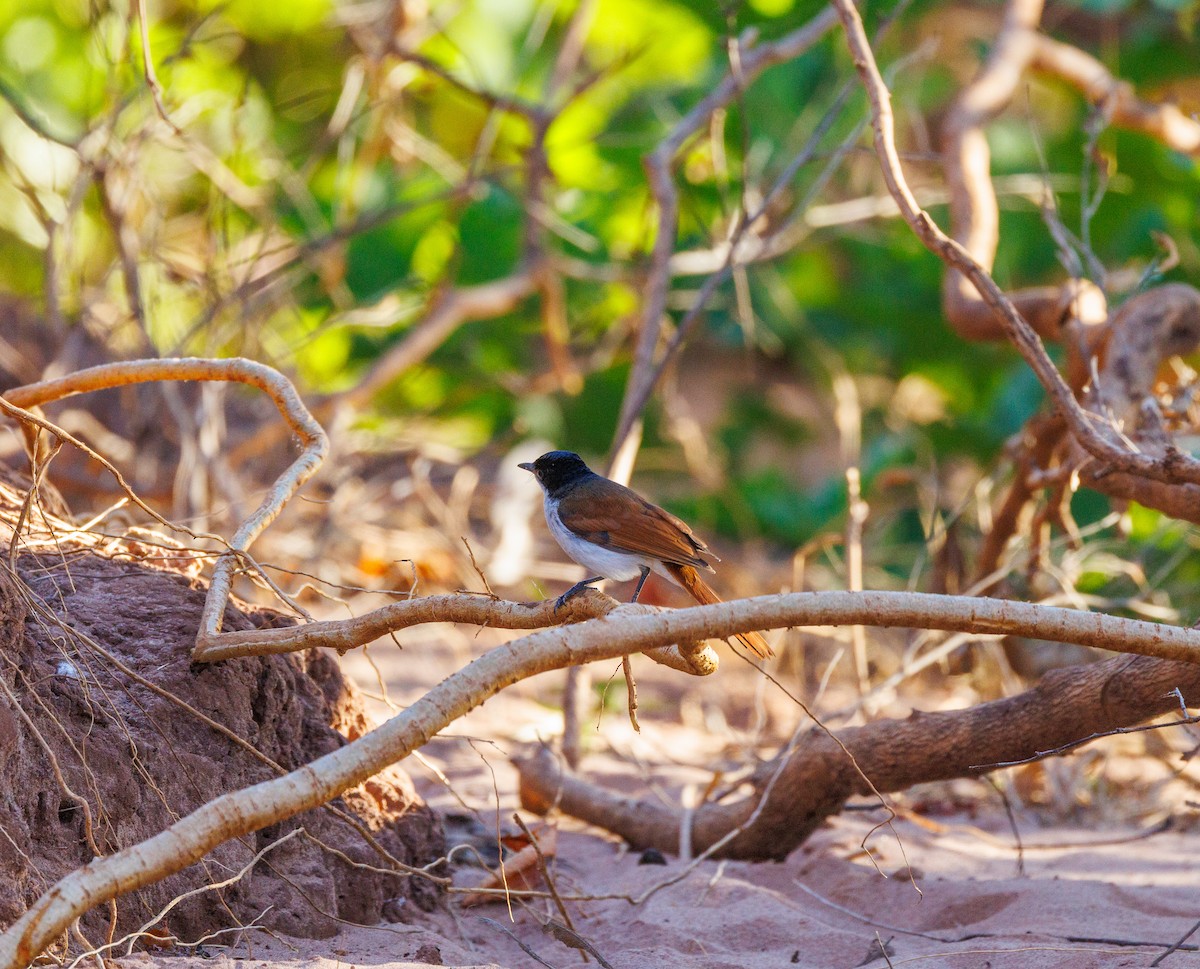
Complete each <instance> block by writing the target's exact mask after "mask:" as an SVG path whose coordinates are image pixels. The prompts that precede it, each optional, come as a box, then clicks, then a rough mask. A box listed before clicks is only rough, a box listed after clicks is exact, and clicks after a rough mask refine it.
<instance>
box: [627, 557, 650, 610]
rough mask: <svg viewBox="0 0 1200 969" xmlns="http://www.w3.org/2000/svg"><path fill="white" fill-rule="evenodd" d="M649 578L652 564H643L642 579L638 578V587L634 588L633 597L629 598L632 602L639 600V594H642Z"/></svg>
mask: <svg viewBox="0 0 1200 969" xmlns="http://www.w3.org/2000/svg"><path fill="white" fill-rule="evenodd" d="M648 578H650V566H648V565H643V566H642V577H641V578H640V579H638V584H637V588H636V589H634V590H633V598H632V599H630V600H629V601H630V602H637V601H638V596H640V595H641V594H642V586H644V585H645V584H646V580H647V579H648Z"/></svg>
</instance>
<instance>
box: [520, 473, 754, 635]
mask: <svg viewBox="0 0 1200 969" xmlns="http://www.w3.org/2000/svg"><path fill="white" fill-rule="evenodd" d="M518 467H520V468H523V469H524V470H526V471H529V472H531V473H532V474H533V476H534V477H535V478H536V479H537V483H538V484H539V485H541V487H542V491H543V492H544V493H545V512H546V524H547V525H548V526H549V527H550V534H551V535H553V536H554V540H555V541H556V542H558V544H559V546H561V548H562V550H563V551H564V552H566V553H567V555H569V556H570V557H571V558H572V559H574V560H575V561H576V562H578V563H579V564H580V565H582V566H583V567H584V568H585V569H587V570H588V572H589V573H592V575H591V576H590V577H589V578H586V579H583V580H582V581H580V582H576V583H575V584H574V585H573V586H571V588H569V589H568V590H567V591H566V592H564V593H563V594H562V595H561V596H559V597H558V600H557V601H556V603H555V606H554V608H555V609H556V610H557V609H561V608H562V606H563V605H564V604H565V603H566V601H567V600H568V599H570V598H571V597H572V596H574V595H577V594H578V593H580V592H582V591H583V590H584V589H586V588H587V587H588V586H590V585H591V584H592V583H593V582H599V581H601V580H602V579H613V580H614V581H617V582H626V581H628V580H629V579H633V578H635V577H636V578H637V580H638V584H637V588H636V589H634V590H633V598H632V599H631V600H630V601H631V602H637V600H638V596H640V595H641V594H642V586H644V585H645V584H646V579H647V578H649V576H650V573H651V572H655V573H657V574H658V575H661V576H663V577H664V578H666V579H669V580H670V581H671V582H673V583H674V584H675V585H678V586H680V587H682V588H683V589H684V590H685V591H687V592H688V593H689V594H690V595H691V597H692V598H693V599H695V600H696V601H697V602H698V603H700V604H701V605H710V604H712V603H714V602H720V601H721V597H720V596H718V595H717V594H716V593H715V592H714V591H713V590H712V589H711V588H710V587H709V585H708V583H707V582H705V581H704V580H703V579H702V578H700V573H699V571H698V570H700V569H704V570H706V571H708V572H713V571H715V569H713V567H712V566H711V565H709V564H708V562H707V560H706V559H705V558H704V556H705V555H707V556H709V557H711V558H713V559H716V556H715V555H713V554H712V552H710V551H709V550H708V546H706V545H705V544H704V543H703V542H702V541H700V539H698V538H697V537H696V536H695V535H693V534H692V530H691V529H690V528H689V527H688V526H687V525H686V524H685V523H684V522H682V521H680V520H679V519H678V518H676V517H675V516H674V515H672V514H671V513H670V512H667V511H664V510H663V509H662V508H659V507H658V505H654V504H651V503H650V502H648V501H647V500H646V499H645V498H643V497H642V496H641V495H639V494H638V493H637V492H636V491H633V490H631V489H629V488H626V487H625V486H624V485H623V484H618V483H617V482H616V481H613V480H611V479H609V478H606V477H604V476H603V475H599V474H596V472H595V471H593V470H592V469H591V468H589V467H588V466H587V464H585V463H584V460H583V458H581V457H580V456H579V455H578V454H576V453H575V452H574V451H548V452H546V453H545V454H543V455H542V456H541V457H540V458H538V459H537V460H536V461H533V462H526V463H522V464H519V465H518ZM718 561H719V559H718ZM735 638H736V639H737V640H738V641H739V642H741V643H742V645H744V646H746V647H747V648H748V649H750V650H752V651H753V652H755V653H757V654H758V655H759V656H761V657H763V658H766V657H769V656H772V655H773V653H772V652H771V647H770V646H768V645H767V641H766V640H765V639H764V638H763V637H762V635H761V634H760V633H756V632H749V633H738V634H737V635H736V637H735Z"/></svg>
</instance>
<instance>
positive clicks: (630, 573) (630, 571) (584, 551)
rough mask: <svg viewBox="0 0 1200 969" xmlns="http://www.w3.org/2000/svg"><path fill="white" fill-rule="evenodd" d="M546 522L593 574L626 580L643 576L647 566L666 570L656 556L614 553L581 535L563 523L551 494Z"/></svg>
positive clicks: (564, 545) (621, 580)
mask: <svg viewBox="0 0 1200 969" xmlns="http://www.w3.org/2000/svg"><path fill="white" fill-rule="evenodd" d="M546 524H547V525H549V526H550V534H551V535H553V536H554V540H555V541H556V542H558V544H559V545H560V546H561V547H562V550H563V551H564V552H566V553H567V554H568V555H569V556H570V557H571V558H572V559H574V560H575V561H576V562H578V563H579V564H580V565H582V566H583V567H584V568H585V569H587V570H588V573H589V574H590V575H599V576H602V577H603V578H605V579H613V580H615V581H617V582H626V581H628V580H629V579H634V578H637V577H638V576H639V575H641V572H642V566H643V565H645V566H649V567H650V568H652V569H654V571H656V572H660V573H661V572H663V569H662V566H661V564H660V563H659V562H657V561H655V560H653V559H647V558H645V557H644V556H641V555H633V554H631V553H629V552H614V551H612V550H611V549H606V548H601V547H600V546H599V545H593V544H592V543H591V542H589V541H586V540H585V539H582V538H580V537H579V536H578V535H576V534H575V533H574V532H573V531H571V529H569V528H567V526H566V525H564V524H563V523H562V519H561V518H559V517H558V502H557V501H556V500H555V499H552V498H551V497H550V496H549V495H547V496H546Z"/></svg>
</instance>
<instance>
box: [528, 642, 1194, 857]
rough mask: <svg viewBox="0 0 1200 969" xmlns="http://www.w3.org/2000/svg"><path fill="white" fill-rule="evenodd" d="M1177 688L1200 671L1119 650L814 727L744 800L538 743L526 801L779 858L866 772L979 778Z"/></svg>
mask: <svg viewBox="0 0 1200 969" xmlns="http://www.w3.org/2000/svg"><path fill="white" fill-rule="evenodd" d="M1176 690H1179V691H1181V692H1182V693H1183V694H1185V695H1188V696H1191V697H1193V698H1195V697H1197V696H1198V695H1200V666H1196V665H1195V664H1182V663H1168V662H1163V661H1161V660H1156V659H1148V658H1146V657H1126V656H1121V657H1116V658H1114V659H1111V660H1108V661H1107V662H1103V663H1096V664H1094V665H1092V666H1085V667H1074V668H1068V669H1061V670H1055V671H1054V672H1052V673H1050V674H1048V675H1047V676H1046V677H1045V678H1043V680H1042V682H1041V683H1040V684H1039V685H1038V686H1037V688H1036V689H1033V690H1029V691H1028V692H1026V693H1022V694H1020V695H1018V696H1015V697H1008V698H1005V699H1003V700H996V701H993V702H991V703H984V704H980V705H979V706H975V707H970V708H968V709H966V710H953V711H949V712H940V713H920V712H917V711H915V710H914V711H913V713H912V714H911V715H910V716H909V717H908V718H906V719H904V720H876V721H873V722H871V723H869V724H866V725H865V726H862V727H852V728H849V729H847V730H842V731H839V732H838V733H837V734H836V735H832V734H829V733H826V732H822V731H820V730H817V731H814V732H812V733H810V734H809V735H808V737H807V738H806V739H805V740H804V741H803V742H802V743H800V744H798V745H797V746H796V747H794V748H793V749H791V751H790V752H787V751H785V753H784V754H782V755H781V756H780V757H779V758H777V759H776V761H775V762H774V763H772V764H767V765H765V766H764V768H763V769H762V770H760V771H758V772H757V780H756V781H755V783H754V790H753V791H752V792H751V793H750V794H748V795H747V796H745V797H742V798H739V799H737V800H735V801H731V802H726V803H708V804H704V805H702V806H700V807H699V808H696V809H694V810H691V811H687V812H685V811H683V810H679V809H673V808H671V807H669V806H665V805H664V804H663V802H662V800H661V798H659V797H657V796H655V797H648V798H633V797H626V796H623V795H620V794H616V793H614V792H612V791H609V790H606V789H604V788H601V787H599V786H598V785H595V784H592V783H589V782H588V781H586V780H584V779H582V778H581V777H579V776H577V775H574V774H572V773H570V772H569V771H566V770H564V769H563V767H562V765H561V764H560V763H559V762H558V761H557V760H556V759H555V758H554V756H553V755H552V754H551V753H550V752H549V751H548V750H546V749H544V748H541V749H539V750H538V751H537V752H535V753H533V754H531V755H529V756H527V757H524V758H521V759H519V760H518V763H517V766H518V769H519V770H520V773H521V787H520V791H521V803H522V806H523V807H525V808H526V809H527V810H532V811H540V812H545V811H547V810H549V809H550V808H551V807H554V808H557V809H558V810H561V811H563V812H564V813H566V814H569V815H571V816H572V817H576V818H579V819H581V820H583V821H586V822H588V823H589V824H594V825H597V826H598V827H602V828H604V829H605V830H608V831H611V832H613V833H614V834H616V835H619V836H620V837H622V838H624V839H625V840H626V841H628V842H629V843H630V844H631V845H632V846H633V847H634V848H635V849H646V848H657V849H658V850H659V851H666V852H673V851H676V850H677V849H678V845H679V843H680V836H681V832H682V830H683V826H684V825H685V824H686V825H688V826H689V834H690V838H691V844H692V847H693V849H694V850H696V851H704V850H707V849H708V848H709V847H710V846H712V845H715V844H717V842H719V841H722V840H723V839H727V838H728V840H727V841H726V843H725V844H723V845H721V846H720V847H719V848H718V849H717V851H716V854H717V855H718V856H722V857H732V858H742V859H754V860H766V859H775V860H781V859H783V858H784V857H786V856H787V855H788V854H789V853H790V852H791V851H792V850H793V849H794V848H795V847H796V846H797V845H799V844H801V843H802V842H803V841H804V840H805V839H806V838H807V837H808V836H809V835H810V834H811V833H812V832H813V831H814V830H815V829H816V828H817V827H818V826H819V825H820V824H821V822H822V821H823V820H824V819H825V818H827V817H829V816H830V815H831V814H835V813H837V812H838V811H839V810H841V808H842V806H843V805H844V804H845V802H846V800H847V798H850V797H853V796H863V795H873V794H875V793H876V792H875V791H871V790H870V789H869V788H868V787H867V784H866V783H865V782H864V779H863V778H864V777H866V778H869V779H870V782H871V784H873V785H874V786H875V788H876V791H878V792H888V791H898V790H902V789H904V788H906V787H910V786H912V785H913V784H916V783H925V782H928V781H936V780H946V779H949V778H953V777H969V776H978V775H980V774H984V773H987V772H988V771H990V770H992V769H993V768H995V767H997V766H998V765H1001V764H1003V763H1005V762H1011V761H1017V760H1022V759H1024V758H1027V757H1032V756H1034V755H1036V754H1038V753H1039V752H1043V751H1045V750H1047V749H1053V748H1059V747H1063V748H1065V747H1067V746H1069V745H1075V744H1077V743H1078V742H1079V741H1080V740H1082V739H1083V738H1090V737H1091V735H1093V734H1101V733H1105V732H1109V731H1113V730H1115V729H1118V728H1121V727H1125V726H1128V725H1131V724H1135V723H1138V722H1140V721H1144V720H1147V719H1149V718H1150V717H1153V716H1157V715H1158V714H1161V713H1165V712H1167V711H1169V710H1178V709H1179V695H1178V694H1177V693H1176V692H1175V691H1176ZM847 753H849V754H850V757H848V756H847ZM851 757H853V760H851ZM859 768H861V773H860V772H859ZM756 812H757V815H756ZM755 815H756V816H755ZM738 829H742V830H738ZM734 832H736V833H735V834H734V836H733V837H732V838H729V835H730V834H731V833H734Z"/></svg>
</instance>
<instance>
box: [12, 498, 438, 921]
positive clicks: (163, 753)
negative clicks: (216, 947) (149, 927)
mask: <svg viewBox="0 0 1200 969" xmlns="http://www.w3.org/2000/svg"><path fill="white" fill-rule="evenodd" d="M6 490H7V489H6ZM131 552H132V553H133V554H132V556H131V554H130V553H131ZM151 552H153V554H157V555H159V556H160V557H161V555H162V554H163V552H162V550H161V549H158V550H151V549H149V547H148V546H144V547H142V548H141V549H140V550H139V548H138V547H137V546H136V545H130V544H129V543H122V544H121V545H120V546H115V545H114V546H113V547H112V548H109V549H103V548H94V549H90V550H89V549H66V547H64V550H60V551H56V552H54V553H53V554H37V555H33V554H26V555H22V556H21V557H20V558H19V559H18V560H17V563H16V565H17V575H16V577H14V576H12V575H11V574H7V573H0V656H3V660H4V662H3V663H0V771H2V773H3V779H2V781H0V924H3V925H7V924H9V923H11V922H12V921H13V920H14V919H15V918H16V917H17V916H18V915H19V914H20V913H21V912H22V911H23V910H24V909H25V908H26V907H27V906H28V904H29V903H30V902H31V901H32V900H33V899H34V898H36V897H37V896H38V895H39V894H41V893H42V892H43V891H44V890H45V889H46V888H47V887H49V886H50V885H52V884H53V883H54V882H55V881H56V880H57V879H58V878H59V877H61V876H62V875H63V874H65V873H67V872H68V871H71V870H73V869H75V868H77V867H79V866H80V865H83V864H85V863H86V862H87V861H88V860H90V859H91V858H92V857H93V856H94V854H95V852H96V851H99V852H101V853H105V854H107V853H110V852H112V851H115V850H117V849H119V848H124V847H127V846H129V845H132V844H134V843H136V842H139V841H141V840H142V839H144V838H146V837H148V836H150V835H152V834H155V833H157V832H159V831H161V830H162V829H163V828H165V827H166V826H168V825H169V824H170V823H172V822H173V821H174V820H176V819H178V818H179V817H181V816H183V815H185V814H187V813H189V812H191V811H192V810H194V809H195V808H197V807H198V806H200V805H201V804H203V803H204V802H206V801H209V800H211V799H212V798H215V797H217V796H218V795H220V794H223V793H225V792H226V791H232V790H235V789H238V788H242V787H246V786H247V785H250V784H253V783H256V782H258V781H262V780H265V779H268V778H270V777H273V776H276V774H277V770H276V769H275V768H273V767H271V766H270V765H269V764H267V763H265V762H264V761H263V760H262V759H261V758H259V757H256V756H255V754H254V752H253V750H252V749H251V747H252V748H255V749H257V751H258V752H260V753H261V754H262V755H265V757H267V758H270V759H271V760H273V761H275V763H276V764H278V765H281V766H282V767H283V768H286V769H291V768H294V767H297V766H300V765H301V764H304V763H306V762H308V761H310V760H312V759H313V758H315V757H317V756H319V755H321V754H324V753H327V752H329V751H331V750H333V749H335V748H337V747H338V746H340V745H342V744H344V743H345V742H346V739H345V737H343V736H342V734H340V733H338V732H337V730H335V729H334V726H335V725H336V726H338V727H341V728H342V729H343V730H350V731H354V730H356V729H361V725H362V724H363V723H364V722H365V721H364V716H363V712H362V707H361V704H360V703H359V701H358V699H357V695H356V694H355V693H354V691H353V689H352V687H351V686H350V685H349V684H348V683H347V682H346V681H345V680H343V678H342V675H341V673H340V671H339V669H338V667H337V664H336V663H335V662H334V661H333V660H332V659H331V658H329V657H328V656H326V655H322V654H319V653H317V652H312V653H309V654H304V655H292V656H271V657H265V658H253V659H241V660H234V661H230V662H224V663H218V664H211V665H192V664H191V662H190V660H189V652H190V649H191V646H192V641H193V638H194V636H195V632H196V629H197V626H198V624H199V619H200V611H201V606H202V603H203V600H204V588H203V586H202V585H201V584H200V582H199V581H197V579H196V578H195V577H194V575H192V576H189V575H188V574H186V573H187V572H188V571H194V569H188V568H187V567H186V566H184V567H180V568H178V569H176V568H175V567H174V566H168V567H153V568H152V567H148V566H147V565H146V564H144V561H139V559H144V558H146V557H149V554H150V553H151ZM110 556H111V557H110ZM280 621H281V619H280V618H279V617H278V616H277V615H275V614H274V613H270V612H266V611H259V612H252V611H245V612H238V611H235V610H234V609H232V608H231V609H229V610H227V612H226V617H225V624H226V628H234V629H245V628H251V627H252V626H254V625H260V626H262V625H272V624H278V623H279V622H280ZM189 708H190V709H189ZM205 718H208V719H209V720H210V721H212V722H206V720H205ZM217 725H220V726H221V727H224V728H227V729H228V730H229V731H231V732H232V734H234V735H236V737H238V738H242V740H244V741H245V742H246V744H245V745H244V746H243V745H239V744H238V743H237V742H235V740H234V739H233V738H231V737H230V736H228V735H227V734H225V733H223V732H222V731H221V730H220V729H219V728H218V727H217ZM335 806H336V807H338V808H340V809H341V810H342V811H343V812H345V813H347V814H349V815H350V816H351V818H350V819H347V818H339V817H338V816H337V815H336V814H335V813H333V812H332V811H329V810H325V809H319V810H315V811H311V812H307V813H305V814H302V815H299V816H297V817H296V818H293V819H290V820H288V821H285V822H282V823H280V824H278V825H275V826H272V827H271V828H269V829H266V830H263V831H260V832H258V833H257V834H256V835H252V836H249V837H247V838H244V839H240V840H235V841H232V842H228V843H226V844H224V845H222V846H221V847H220V848H218V849H217V850H216V851H214V852H212V853H211V854H210V855H209V856H207V857H206V858H205V859H204V860H203V861H202V862H200V863H198V864H197V865H194V866H192V867H190V868H188V869H186V870H185V871H183V872H181V873H179V874H178V875H175V876H173V877H171V878H168V879H166V880H164V881H162V882H160V883H158V884H156V885H152V886H150V887H149V888H147V889H145V890H143V891H141V892H138V893H136V894H133V895H128V896H123V897H121V898H120V899H119V900H118V932H119V933H121V932H125V931H129V930H131V929H135V928H137V927H138V926H140V925H141V924H142V923H143V922H145V921H147V920H148V919H150V918H151V917H152V916H153V915H154V914H155V913H157V912H158V911H159V910H160V909H161V908H162V907H163V906H164V905H166V904H167V903H168V902H169V901H170V900H171V899H173V898H175V897H176V896H179V895H182V894H183V893H184V892H187V891H190V890H192V889H195V888H198V887H200V886H203V885H207V884H210V883H213V882H218V881H223V880H225V879H228V878H230V877H231V876H233V875H235V874H236V873H238V872H239V871H240V870H241V869H242V868H243V867H244V866H246V865H247V864H248V863H249V862H250V860H251V859H252V858H253V857H254V855H255V854H256V853H258V852H259V851H261V850H262V849H264V848H266V847H267V846H268V845H271V844H272V843H273V842H276V841H278V839H280V838H281V837H282V836H284V835H285V834H287V833H288V832H290V831H292V830H294V829H295V828H297V827H300V826H303V828H304V831H303V832H302V833H300V834H299V835H296V836H293V837H291V838H289V839H288V840H287V841H286V842H284V843H282V844H280V845H278V846H277V847H274V848H272V849H271V850H270V851H269V852H267V853H266V855H265V856H264V858H263V859H262V860H261V861H260V862H259V863H258V864H257V865H256V866H255V867H254V869H253V870H252V871H251V872H249V873H248V874H246V875H245V877H243V878H241V879H240V880H237V881H236V882H234V883H233V884H231V885H230V886H228V887H227V888H223V889H220V890H214V891H205V892H201V893H199V894H196V895H194V896H191V897H189V898H188V899H186V900H185V901H183V902H182V903H181V904H179V905H178V906H176V907H175V908H174V909H172V910H171V912H170V914H169V916H168V918H167V923H166V924H167V925H168V927H169V929H170V931H171V932H172V933H173V934H174V935H175V936H176V937H178V938H180V939H184V940H194V939H197V938H199V937H201V936H202V935H204V934H206V933H208V932H212V931H214V930H217V929H220V928H225V927H228V926H234V925H237V924H239V923H242V924H249V923H250V922H251V921H256V922H257V923H258V924H261V925H265V926H269V927H271V928H276V929H279V930H282V931H285V932H287V933H290V934H293V935H300V936H307V937H325V936H329V935H332V934H334V933H335V932H336V931H337V926H338V922H337V921H336V920H337V919H345V920H351V921H356V922H367V923H373V922H378V921H379V920H380V919H381V918H383V917H395V914H396V913H397V912H399V910H400V909H401V908H402V907H404V906H405V905H411V904H416V905H418V906H419V907H421V908H426V909H427V908H429V907H431V906H432V904H433V902H434V900H435V897H436V896H435V891H434V888H433V886H432V885H431V883H430V882H429V881H428V880H426V879H422V878H419V877H418V878H414V877H411V876H407V875H403V874H398V873H397V874H393V873H390V872H388V871H385V870H384V869H387V868H389V867H394V866H393V865H392V863H391V862H390V861H389V860H388V859H387V855H391V856H392V858H394V859H397V860H399V861H401V862H403V863H406V864H410V865H422V864H426V863H428V862H429V861H431V860H432V859H434V858H436V857H438V855H439V853H440V851H441V848H442V837H441V830H440V825H439V823H438V821H437V820H436V818H435V816H434V814H433V813H432V812H431V811H430V810H429V809H428V808H427V807H426V806H425V805H424V804H423V803H422V802H421V801H420V799H419V798H418V797H417V795H416V793H415V791H414V790H413V787H412V784H411V782H410V781H409V779H408V777H407V775H405V774H404V773H403V772H402V771H400V770H398V769H392V770H391V771H388V772H385V773H384V774H381V775H378V776H376V777H375V778H373V779H372V780H371V781H369V782H367V783H366V784H364V785H362V786H361V787H360V788H356V789H355V790H353V791H350V792H348V793H347V794H346V795H345V796H344V797H343V798H342V799H340V800H339V801H337V802H335ZM372 841H373V842H374V846H372V844H371V842H372ZM359 865H369V866H371V867H370V868H364V867H358V866H359ZM108 928H109V913H108V910H107V909H106V908H101V909H99V910H96V911H93V912H91V913H89V914H88V916H87V917H86V918H85V919H84V923H83V930H84V932H85V934H86V935H87V937H88V938H89V939H90V940H91V941H92V942H97V941H100V940H102V939H103V937H104V936H105V934H106V933H107V931H108Z"/></svg>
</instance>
